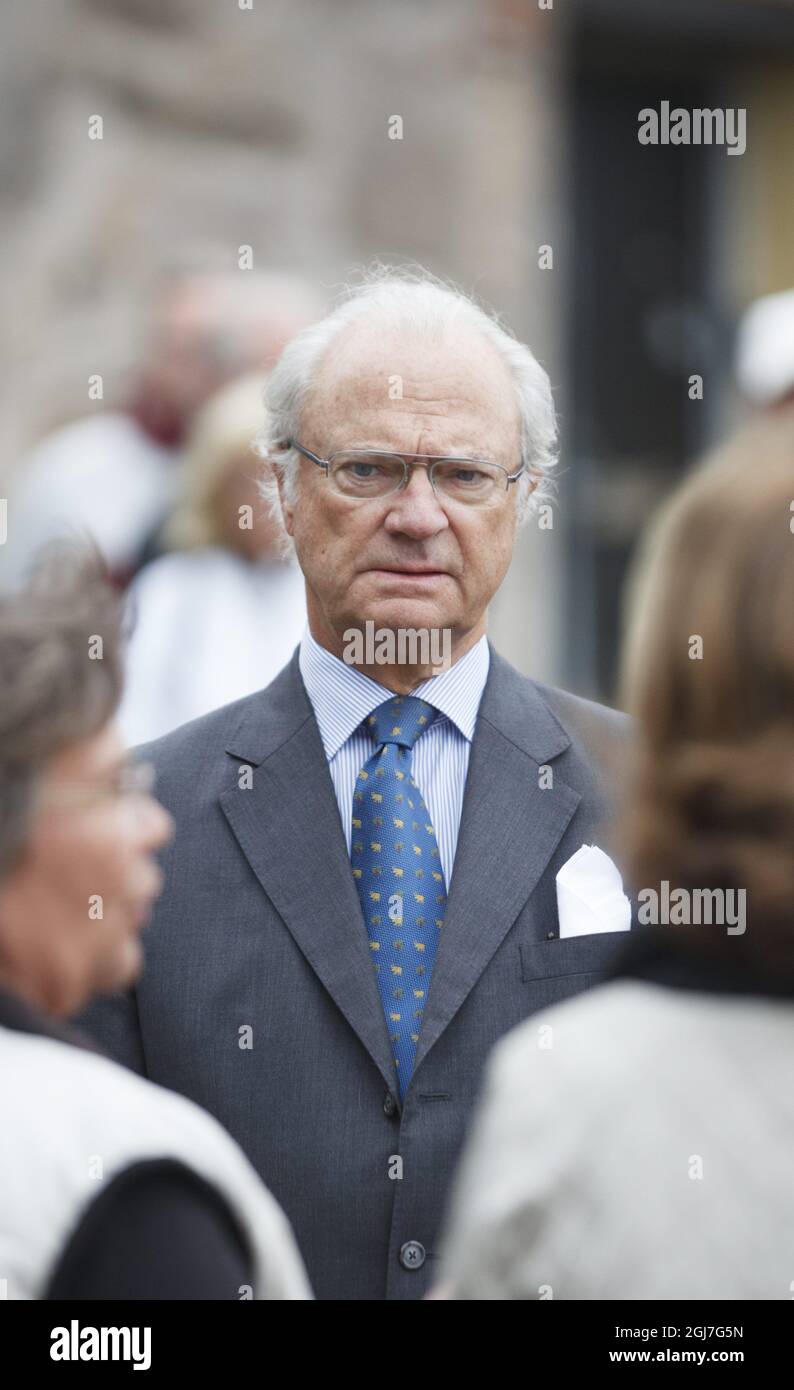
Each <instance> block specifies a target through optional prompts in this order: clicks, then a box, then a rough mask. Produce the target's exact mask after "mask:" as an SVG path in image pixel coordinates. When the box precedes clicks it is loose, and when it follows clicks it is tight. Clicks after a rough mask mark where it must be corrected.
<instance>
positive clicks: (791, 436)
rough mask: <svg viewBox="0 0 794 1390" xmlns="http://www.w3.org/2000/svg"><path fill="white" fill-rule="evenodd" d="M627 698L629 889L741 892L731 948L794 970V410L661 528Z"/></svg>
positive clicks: (645, 563)
mask: <svg viewBox="0 0 794 1390" xmlns="http://www.w3.org/2000/svg"><path fill="white" fill-rule="evenodd" d="M701 647H702V651H701ZM622 695H623V702H624V704H625V705H626V706H627V707H628V708H629V710H630V711H631V712H632V713H634V714H635V715H636V716H637V718H638V721H639V726H640V727H639V749H638V756H637V761H636V766H635V775H634V777H633V779H632V785H631V787H630V790H629V792H628V796H627V803H626V806H625V810H624V814H623V817H622V827H621V835H620V840H621V846H622V853H623V860H624V864H625V866H626V869H627V872H628V877H629V879H630V882H631V885H632V887H634V888H635V889H636V890H639V889H641V888H654V889H655V890H656V891H657V892H658V891H659V885H660V883H661V881H662V880H664V879H666V880H667V881H668V882H669V884H670V886H671V889H672V887H680V888H684V889H687V890H689V891H692V890H693V889H695V888H722V889H730V888H733V889H741V888H744V889H745V890H746V895H747V896H746V906H747V931H746V936H745V937H743V938H742V937H739V936H732V937H728V938H727V942H726V946H727V947H728V948H729V954H730V956H731V957H732V958H733V959H734V960H738V959H739V958H740V957H744V958H745V959H746V960H747V961H748V963H749V962H751V961H752V962H753V963H754V964H760V965H761V966H762V967H763V968H764V969H766V970H769V969H775V968H777V967H780V968H783V969H786V970H787V971H791V972H792V973H793V974H794V411H789V412H785V413H782V414H780V415H777V416H769V417H766V418H764V419H763V420H761V421H760V422H759V423H757V424H755V425H753V426H751V427H750V428H749V429H747V430H746V431H745V432H744V433H742V434H741V435H739V436H737V437H736V438H735V439H734V440H733V441H731V442H730V443H729V444H727V445H726V446H724V447H722V448H721V449H719V450H718V451H717V452H716V453H715V454H714V455H713V456H711V457H710V458H709V459H708V460H707V461H706V462H705V463H704V464H703V465H702V466H701V467H700V468H698V469H697V470H696V471H695V472H694V473H693V474H692V475H691V476H690V477H689V478H688V479H687V481H686V482H685V483H684V485H683V487H682V488H681V489H680V490H679V491H678V492H677V493H676V494H675V496H674V497H673V499H672V500H671V502H670V503H669V504H668V505H667V506H666V507H665V509H664V510H663V512H662V514H661V516H660V517H659V518H658V520H657V521H656V522H655V524H654V525H653V527H652V530H651V532H650V534H649V536H648V539H647V541H646V543H645V545H644V547H643V548H642V550H641V552H640V557H639V563H638V568H637V570H636V573H635V578H634V582H633V585H632V586H631V589H630V618H629V625H628V633H627V640H626V644H625V647H624V659H623V667H622ZM671 930H673V929H671ZM694 930H695V931H696V930H697V929H696V928H695V929H694ZM687 932H688V933H689V934H690V937H691V936H692V932H693V928H691V927H689V928H683V929H682V930H681V929H679V933H678V935H679V940H682V939H683V937H684V936H685V935H686V933H687ZM721 939H722V940H724V939H725V937H724V934H723V936H722V938H721ZM691 944H692V945H693V946H694V947H695V949H699V948H700V943H699V942H697V941H695V940H694V939H693V940H692V943H691Z"/></svg>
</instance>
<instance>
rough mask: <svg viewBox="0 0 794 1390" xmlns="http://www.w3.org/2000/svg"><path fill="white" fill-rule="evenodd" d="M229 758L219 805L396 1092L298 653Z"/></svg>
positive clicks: (247, 716)
mask: <svg viewBox="0 0 794 1390" xmlns="http://www.w3.org/2000/svg"><path fill="white" fill-rule="evenodd" d="M227 751H228V752H229V753H231V754H232V755H233V757H235V758H238V759H240V760H241V761H242V763H243V764H247V765H249V766H250V767H251V768H252V772H251V774H250V780H251V786H250V787H245V785H243V786H242V787H241V786H240V785H238V778H239V772H240V768H233V771H232V775H231V777H230V786H229V789H228V790H227V791H225V792H224V793H223V794H222V795H221V798H220V800H221V805H222V807H223V811H224V813H225V815H226V818H227V820H228V822H229V825H230V826H231V829H232V831H233V832H234V834H235V836H236V838H237V841H238V843H239V845H240V848H241V849H242V851H243V854H244V855H245V857H246V859H247V860H248V862H249V864H250V865H251V868H252V869H253V871H254V873H255V874H256V876H257V878H258V880H259V882H260V883H261V885H262V887H263V888H264V890H265V892H266V893H267V896H268V898H269V899H270V901H271V902H272V904H273V906H274V907H275V909H276V911H277V912H278V913H279V915H280V916H281V917H282V918H283V920H284V922H285V923H286V925H287V927H288V928H289V930H290V932H291V933H292V935H293V937H294V939H295V941H296V942H297V944H298V946H299V947H300V949H301V951H302V952H303V954H304V956H305V957H306V959H307V961H308V962H309V964H310V965H311V967H312V969H313V970H314V971H315V973H316V974H317V975H318V977H319V978H320V980H321V981H322V983H323V985H324V986H325V988H326V989H327V990H328V993H329V994H330V995H331V997H332V998H333V999H334V1001H335V1003H336V1004H337V1006H338V1008H340V1009H341V1011H342V1013H343V1014H344V1016H345V1018H346V1019H347V1021H348V1023H349V1024H350V1026H351V1028H353V1029H354V1031H355V1032H356V1033H357V1034H358V1036H359V1038H360V1039H361V1041H362V1043H363V1044H364V1046H365V1047H366V1049H367V1051H368V1052H369V1053H370V1055H371V1057H372V1058H373V1061H374V1062H375V1063H376V1065H377V1066H378V1068H379V1069H380V1071H381V1074H382V1076H383V1078H384V1081H385V1082H386V1084H387V1086H389V1088H390V1089H391V1091H392V1093H393V1094H395V1095H396V1094H397V1075H396V1069H395V1066H394V1058H393V1056H392V1052H391V1048H390V1045H389V1038H388V1033H387V1031H386V1021H385V1018H384V1015H383V1006H382V1004H381V1000H380V995H379V993H378V986H377V981H376V979H375V972H374V970H373V968H372V960H371V958H370V953H369V948H368V945H367V933H366V931H365V928H364V923H363V920H362V916H361V906H360V903H359V899H358V894H357V892H356V887H355V882H354V880H353V875H352V873H351V869H350V859H349V856H348V853H347V845H346V842H345V835H344V832H343V830H342V823H341V820H340V816H339V808H338V805H337V801H336V796H335V793H334V788H333V783H332V781H331V776H330V773H329V771H328V764H327V760H326V756H325V751H324V749H323V746H322V740H321V739H320V734H319V730H318V728H317V723H316V720H315V718H314V712H313V710H312V707H311V704H310V701H309V699H308V696H307V695H306V691H305V688H304V685H303V681H302V680H301V676H300V670H299V667H298V654H297V651H296V653H295V654H294V655H293V657H292V660H291V661H290V664H289V666H287V667H286V668H285V670H284V671H282V672H281V674H280V675H279V676H278V677H277V679H276V680H275V681H274V682H273V684H272V685H271V686H269V687H268V689H267V690H266V691H263V693H262V695H261V696H260V697H258V699H257V700H256V701H251V702H250V703H249V704H248V705H247V706H246V709H245V711H244V713H243V717H242V720H241V722H240V724H239V725H238V727H237V728H236V729H235V731H234V733H233V735H232V737H231V739H230V740H229V742H228V746H227Z"/></svg>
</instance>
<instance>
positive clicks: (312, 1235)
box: [80, 648, 629, 1299]
mask: <svg viewBox="0 0 794 1390" xmlns="http://www.w3.org/2000/svg"><path fill="white" fill-rule="evenodd" d="M628 729H629V722H628V720H627V719H626V717H625V716H624V715H621V714H618V713H616V712H615V711H613V710H609V709H607V708H605V707H603V706H600V705H594V704H591V703H589V702H588V701H585V700H580V699H578V698H577V697H576V696H573V695H569V694H566V693H565V692H563V691H560V690H554V689H551V688H548V687H543V686H541V685H538V684H537V683H536V682H534V681H531V680H528V679H526V678H525V677H523V676H521V675H519V673H518V672H517V671H515V670H514V669H513V668H512V667H511V666H510V665H508V663H507V662H506V661H504V660H503V659H502V658H501V657H500V656H499V655H498V654H497V653H496V652H495V651H494V650H493V648H491V667H490V671H489V675H488V680H487V683H486V687H485V691H484V694H483V698H482V703H481V706H480V712H479V717H478V720H477V727H476V732H475V735H474V740H473V744H472V749H471V758H470V764H469V773H468V780H467V783H466V790H465V796H464V802H463V813H462V819H461V825H460V834H459V838H458V846H457V854H456V858H455V865H454V872H453V874H452V878H451V883H450V887H449V896H448V904H447V913H446V921H445V926H444V932H443V937H442V939H441V941H440V944H439V947H438V952H437V956H436V961H435V966H434V970H433V975H432V979H431V984H430V989H429V993H428V999H427V1004H426V1008H425V1015H424V1020H423V1026H422V1032H421V1036H420V1040H419V1046H418V1052H417V1057H416V1066H415V1070H414V1073H413V1076H412V1079H411V1082H410V1085H409V1088H408V1091H407V1093H406V1097H405V1101H404V1105H403V1107H402V1109H401V1107H400V1105H399V1103H398V1100H397V1097H398V1088H397V1079H396V1076H395V1070H394V1062H393V1058H392V1053H391V1048H390V1045H389V1039H388V1034H387V1030H386V1022H385V1019H384V1014H383V1008H382V1005H381V1001H380V996H379V993H378V987H377V983H376V978H375V973H374V971H373V968H372V961H371V958H370V952H369V948H368V945H367V934H366V930H365V928H364V924H363V921H362V917H361V910H360V906H359V901H358V896H357V893H356V888H355V884H354V880H353V876H352V873H351V868H350V860H349V857H348V854H347V850H346V845H345V837H344V833H343V829H342V824H341V820H340V816H339V810H338V807H337V802H336V797H335V795H334V790H333V784H332V782H331V777H330V774H329V771H328V766H327V762H326V758H325V753H324V750H323V746H322V742H321V740H320V734H319V730H318V728H317V723H316V720H315V717H314V712H313V709H312V706H311V704H310V702H309V699H308V696H307V694H306V691H305V688H304V686H303V682H302V679H301V676H300V671H299V667H298V652H297V650H296V652H295V654H294V655H293V657H292V660H291V661H290V663H289V665H288V666H286V667H285V668H284V670H283V671H282V672H281V673H280V674H279V675H278V676H277V678H276V679H275V681H273V683H272V684H271V685H270V686H268V687H267V689H266V690H263V691H260V692H258V693H257V694H255V695H252V696H248V697H246V698H245V699H242V700H239V701H236V702H235V703H234V704H231V705H227V706H225V707H224V708H223V709H219V710H216V711H214V712H213V713H211V714H208V715H205V716H204V717H202V718H201V719H197V720H194V721H193V722H192V723H190V724H186V725H184V726H183V727H182V728H180V729H177V730H176V731H175V732H173V733H171V734H168V735H167V736H166V737H164V738H161V739H158V740H156V741H155V742H153V743H151V744H148V745H144V746H142V747H141V748H140V749H139V750H137V751H138V753H139V755H140V756H142V757H145V758H149V759H151V760H153V761H154V762H155V764H156V766H157V788H156V791H157V795H158V797H159V798H160V799H161V800H162V802H163V803H164V805H165V806H167V807H168V809H169V810H170V811H171V813H172V814H173V816H174V817H175V820H176V826H177V830H176V836H175V839H174V841H173V842H172V844H171V845H170V846H169V848H168V849H167V850H166V851H165V854H164V856H163V865H164V868H165V873H166V887H165V891H164V893H163V895H162V897H161V898H160V900H159V903H158V905H157V907H156V910H155V913H154V916H153V920H152V923H151V925H150V927H149V929H148V930H147V932H146V935H145V938H144V942H145V948H146V965H145V968H144V972H143V975H142V977H141V979H140V981H139V983H138V985H137V987H136V989H135V990H134V991H132V992H130V993H125V994H119V995H113V996H108V997H107V998H105V999H102V1000H99V1001H97V1002H96V1003H95V1004H94V1005H92V1007H91V1008H90V1010H89V1011H88V1012H87V1013H86V1014H84V1015H83V1017H82V1019H81V1020H80V1021H81V1023H82V1024H83V1026H84V1027H85V1028H86V1029H87V1030H88V1031H89V1032H92V1033H93V1034H94V1035H95V1036H96V1037H97V1038H98V1039H99V1041H100V1042H101V1043H102V1044H103V1045H104V1047H105V1048H106V1049H107V1051H109V1052H110V1053H111V1054H112V1055H113V1056H114V1057H116V1058H117V1059H118V1060H119V1061H121V1062H123V1063H126V1065H128V1066H130V1067H132V1068H134V1069H135V1070H136V1071H138V1072H140V1073H142V1074H143V1075H146V1076H148V1077H150V1078H151V1079H152V1080H153V1081H156V1082H159V1083H160V1084H161V1085H164V1086H167V1087H171V1088H173V1089H174V1090H176V1091H180V1092H182V1093H183V1094H184V1095H187V1096H190V1097H191V1098H192V1099H193V1100H195V1101H197V1102H198V1103H199V1104H200V1105H203V1106H205V1107H206V1109H207V1110H209V1111H210V1112H211V1113H212V1114H214V1115H216V1116H217V1117H218V1119H219V1120H220V1121H221V1122H222V1123H223V1124H224V1125H225V1126H226V1128H227V1129H228V1130H229V1131H230V1133H231V1134H232V1135H233V1136H234V1137H235V1138H236V1139H237V1140H238V1142H239V1143H240V1144H241V1145H242V1147H243V1149H244V1150H245V1152H246V1153H247V1154H248V1156H249V1157H250V1159H251V1160H252V1162H253V1163H254V1165H255V1166H256V1167H257V1168H258V1170H259V1172H260V1173H261V1175H262V1177H263V1179H264V1181H265V1182H266V1183H267V1185H268V1187H269V1188H270V1189H271V1191H272V1192H273V1193H274V1194H275V1196H276V1197H277V1198H278V1200H279V1201H280V1202H281V1204H282V1205H283V1207H284V1208H285V1210H286V1212H287V1215H288V1217H289V1219H290V1220H291V1222H292V1224H293V1227H294V1229H295V1232H296V1235H297V1238H298V1242H299V1245H300V1247H301V1250H302V1253H303V1256H304V1259H305V1261H306V1265H307V1268H308V1271H309V1277H310V1279H311V1281H312V1284H313V1287H314V1290H315V1293H316V1295H317V1297H318V1298H326V1299H383V1298H396V1299H403V1298H404V1299H412V1298H419V1297H421V1296H422V1295H423V1294H424V1293H425V1292H426V1290H427V1289H428V1287H430V1285H431V1283H433V1282H434V1280H435V1278H436V1275H437V1272H438V1253H439V1252H438V1233H439V1228H440V1226H441V1219H442V1215H443V1211H444V1205H445V1200H446V1196H447V1191H448V1187H449V1183H450V1178H451V1175H452V1172H453V1168H454V1165H455V1162H456V1159H457V1157H458V1153H459V1150H460V1148H461V1144H462V1141H463V1137H464V1131H465V1128H466V1123H467V1119H468V1117H469V1114H470V1110H471V1108H472V1105H473V1102H474V1100H475V1097H476V1094H477V1090H478V1086H479V1083H480V1079H481V1074H482V1070H483V1064H484V1062H485V1059H486V1057H487V1055H488V1052H489V1050H490V1048H491V1047H492V1045H493V1044H494V1043H495V1042H496V1040H497V1039H498V1038H500V1037H501V1036H502V1035H503V1034H504V1033H506V1032H507V1031H508V1029H510V1028H512V1027H513V1026H514V1025H515V1024H517V1023H519V1022H520V1021H521V1020H522V1019H524V1018H526V1017H527V1015H528V1014H531V1013H533V1012H534V1011H535V1010H537V1009H541V1008H546V1007H547V1006H548V1005H549V1004H554V1003H556V1002H558V1001H559V1000H562V999H565V998H567V997H568V996H569V995H572V994H575V993H577V992H578V991H580V990H582V989H585V988H587V986H588V985H590V984H591V983H592V982H593V981H595V980H597V979H598V978H599V977H600V975H601V974H602V973H603V972H604V971H605V970H606V969H607V967H608V966H609V965H610V964H611V962H612V960H613V958H614V954H615V952H616V951H617V949H618V948H619V946H620V944H621V937H622V933H619V932H615V933H609V934H606V935H600V936H599V935H594V936H584V937H578V938H570V939H565V940H560V939H558V937H557V930H558V928H557V909H556V891H555V875H556V873H557V871H558V869H559V868H560V867H561V865H562V864H564V863H565V861H566V860H567V859H568V858H569V857H570V856H571V855H572V854H573V853H574V852H575V851H576V850H577V849H579V847H580V845H582V844H583V843H600V844H602V845H604V836H603V818H604V815H605V812H606V806H607V801H606V796H605V780H604V775H603V767H604V760H605V759H608V758H609V756H610V754H611V752H613V751H614V750H615V748H616V747H617V746H620V745H623V744H624V742H625V739H624V736H625V735H626V733H627V732H628ZM539 769H546V770H545V771H544V772H541V771H539ZM549 770H550V772H551V780H552V785H551V786H549V785H544V784H545V783H547V782H548V781H549V780H550V778H549Z"/></svg>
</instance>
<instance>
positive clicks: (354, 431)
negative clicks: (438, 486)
mask: <svg viewBox="0 0 794 1390" xmlns="http://www.w3.org/2000/svg"><path fill="white" fill-rule="evenodd" d="M392 395H394V396H395V397H396V399H391V398H390V397H391V396H392ZM519 439H520V431H519V416H518V407H517V404H516V399H515V391H514V388H513V384H512V381H511V379H510V376H509V374H508V371H507V369H506V367H505V366H504V365H503V364H502V362H501V360H500V359H499V357H498V356H497V355H496V353H495V351H494V350H493V349H492V348H491V347H490V345H489V344H488V343H487V342H486V341H485V340H484V339H482V338H481V337H480V336H479V335H477V334H476V333H474V332H472V331H470V330H469V331H467V332H465V333H458V334H457V335H456V336H455V337H454V339H451V340H450V341H446V342H442V343H435V344H434V343H428V342H427V341H426V339H424V338H423V337H422V336H420V335H418V334H417V335H413V334H411V335H409V334H407V333H399V334H397V333H392V334H389V335H385V334H377V333H375V332H373V330H372V329H371V328H362V327H361V326H356V327H354V328H353V329H350V330H348V331H347V333H346V334H343V335H340V337H339V338H338V339H337V340H336V341H335V342H334V344H333V346H332V348H331V350H330V352H329V353H328V355H327V359H326V362H325V364H324V365H323V367H322V368H321V373H320V377H319V380H318V382H317V385H316V387H315V389H314V390H313V391H312V393H311V396H310V398H309V401H308V403H307V406H306V408H305V410H304V412H303V418H302V421H301V435H300V442H301V444H303V445H305V447H306V448H308V449H310V450H311V451H312V452H313V453H316V454H318V455H319V456H320V457H321V458H327V457H328V455H329V454H330V453H332V452H333V451H334V450H336V449H342V448H349V447H351V446H353V445H357V446H358V445H363V446H367V447H369V448H377V449H385V450H391V451H393V452H395V453H400V454H439V455H446V456H454V457H466V458H480V459H488V460H490V461H491V462H492V463H498V464H501V465H502V466H503V467H504V468H505V469H507V471H508V472H509V473H514V472H515V471H516V470H517V468H518V467H519V466H520V453H519ZM300 470H301V471H300V476H299V483H298V493H297V502H296V505H295V506H294V508H290V507H289V505H288V504H285V505H284V512H285V521H286V525H287V529H288V531H289V533H290V535H291V536H292V537H293V539H294V541H295V547H296V550H297V554H298V559H299V561H300V564H301V568H302V569H303V573H304V575H305V577H306V581H307V605H308V611H309V619H310V624H311V630H312V633H313V635H314V636H315V637H316V638H317V640H318V641H321V642H322V643H323V644H324V645H325V646H327V647H328V648H329V649H330V650H332V651H335V652H336V653H337V654H339V649H340V647H341V646H342V641H343V634H344V632H345V631H346V630H348V629H350V628H358V629H361V628H362V627H363V624H364V622H366V621H367V620H371V621H373V622H374V623H375V625H376V627H386V628H390V629H392V630H394V629H397V628H417V627H418V628H429V629H433V628H442V629H443V628H449V629H450V630H451V633H452V645H453V650H455V649H457V654H458V655H460V654H462V652H463V651H464V650H466V649H467V648H468V647H469V646H470V645H471V644H472V643H473V642H474V641H476V639H477V638H478V637H479V636H480V635H481V634H482V632H484V631H485V624H486V610H487V607H488V604H489V602H490V600H491V598H492V596H493V594H494V593H495V592H496V590H497V589H498V588H499V585H500V584H501V582H502V579H503V578H504V575H505V573H506V571H507V568H508V565H509V563H510V558H511V555H512V550H513V540H514V536H515V528H516V520H517V512H516V485H515V484H511V485H510V487H509V488H506V489H505V493H504V496H503V497H502V498H501V499H500V503H499V505H498V506H496V507H493V508H491V507H477V506H472V505H467V504H466V503H463V502H451V501H446V500H445V501H442V500H441V499H438V498H436V496H435V494H434V492H433V489H432V487H431V485H430V480H429V478H428V476H427V470H426V469H425V468H424V467H421V466H420V467H417V468H415V469H414V470H413V473H412V476H411V479H410V482H409V484H408V486H407V487H406V488H404V489H403V490H402V491H399V492H395V493H392V494H391V495H390V496H388V497H384V498H380V499H378V500H372V501H370V500H367V501H361V500H359V499H351V498H347V497H344V496H340V495H337V494H335V493H334V491H333V489H332V487H331V485H330V483H329V481H328V479H327V478H326V477H325V475H324V473H323V471H322V470H321V469H319V468H318V467H317V466H316V465H315V464H313V463H312V462H311V461H310V460H304V459H302V460H301V465H300ZM282 500H283V496H282ZM420 571H421V572H420Z"/></svg>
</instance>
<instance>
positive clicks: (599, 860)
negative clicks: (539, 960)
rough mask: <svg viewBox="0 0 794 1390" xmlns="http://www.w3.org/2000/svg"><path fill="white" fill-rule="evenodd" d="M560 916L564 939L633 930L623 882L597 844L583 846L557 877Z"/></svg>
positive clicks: (615, 867) (614, 866)
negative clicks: (593, 933) (594, 933)
mask: <svg viewBox="0 0 794 1390" xmlns="http://www.w3.org/2000/svg"><path fill="white" fill-rule="evenodd" d="M557 916H558V918H559V922H560V936H561V937H565V936H588V935H589V934H590V933H591V932H605V931H629V930H630V928H631V903H630V902H629V900H628V898H627V897H626V894H625V893H624V892H623V879H622V878H621V876H620V873H619V871H618V868H617V865H616V864H613V862H612V860H611V859H610V857H609V855H608V854H604V851H603V850H602V849H599V848H598V846H597V845H582V848H581V849H578V850H577V851H576V853H575V854H572V855H571V857H570V859H569V860H567V862H566V863H565V864H563V866H562V868H561V869H560V871H559V873H558V874H557Z"/></svg>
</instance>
